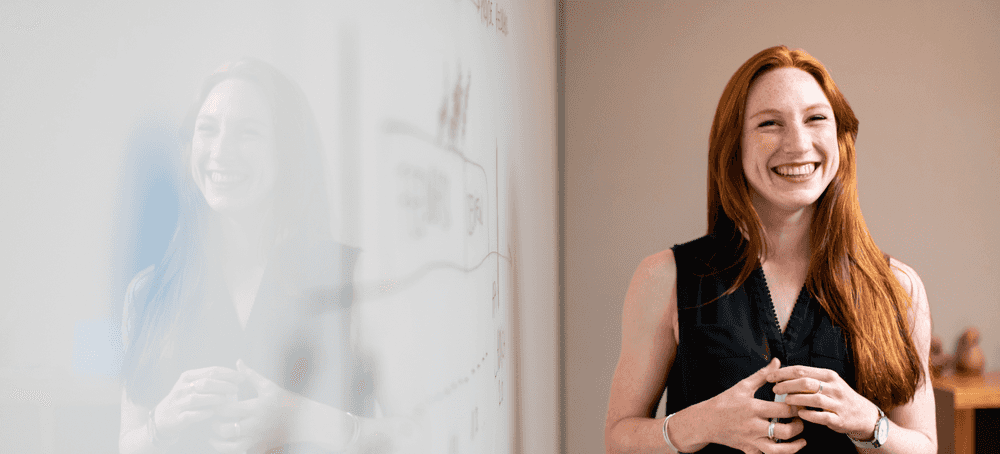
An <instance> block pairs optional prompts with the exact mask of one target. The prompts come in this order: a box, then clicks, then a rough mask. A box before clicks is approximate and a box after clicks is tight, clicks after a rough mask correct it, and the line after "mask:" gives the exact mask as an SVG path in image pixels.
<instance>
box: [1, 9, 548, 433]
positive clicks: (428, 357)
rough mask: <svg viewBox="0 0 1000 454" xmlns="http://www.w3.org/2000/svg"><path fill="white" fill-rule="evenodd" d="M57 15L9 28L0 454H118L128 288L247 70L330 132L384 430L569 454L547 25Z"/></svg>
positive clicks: (156, 250) (542, 12) (368, 13)
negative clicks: (562, 439) (392, 425)
mask: <svg viewBox="0 0 1000 454" xmlns="http://www.w3.org/2000/svg"><path fill="white" fill-rule="evenodd" d="M63 3H65V2H59V1H55V0H52V1H42V2H5V3H4V4H3V5H2V6H0V36H2V39H0V67H2V68H3V69H2V70H0V148H2V150H3V154H4V159H5V165H3V166H0V194H2V195H0V198H2V200H3V207H4V209H5V212H7V213H14V215H15V216H13V218H15V219H17V221H16V222H8V221H5V222H4V223H3V224H2V225H0V267H2V268H0V275H2V276H3V278H2V282H0V408H5V409H12V411H5V412H3V413H0V427H4V429H2V430H0V451H3V450H14V451H16V452H46V453H48V452H66V451H67V450H70V451H74V452H113V451H115V450H116V449H117V437H118V418H119V414H118V411H119V398H120V392H121V391H120V388H119V384H118V381H117V380H118V377H117V373H118V368H119V367H120V362H121V345H120V341H119V338H118V337H117V336H119V335H120V333H119V331H118V329H119V326H120V325H119V323H120V316H121V309H122V300H123V290H124V286H125V285H126V284H127V283H128V281H129V279H130V278H131V277H132V276H133V275H134V274H135V273H136V272H137V271H138V270H140V269H142V268H144V267H145V266H147V265H149V264H151V263H153V262H155V260H158V257H159V256H161V255H162V248H164V247H165V240H163V238H164V236H165V235H169V233H170V232H171V231H172V229H171V228H163V225H171V224H170V222H175V219H176V212H172V211H171V208H170V205H171V201H170V197H171V194H172V192H171V191H174V190H175V188H170V187H169V185H168V184H167V183H165V181H166V179H165V178H163V173H164V172H168V171H169V168H170V166H171V165H176V163H172V162H171V160H170V159H166V158H163V156H168V155H171V153H176V151H177V149H178V144H176V143H174V142H172V141H171V140H172V139H171V135H172V134H173V132H174V131H176V129H177V128H178V127H179V125H180V123H181V120H182V118H183V115H184V113H185V112H186V110H187V109H188V108H189V106H190V104H191V102H192V100H193V98H194V96H195V94H196V92H197V89H198V87H199V85H200V83H201V81H202V80H203V79H204V77H205V76H207V75H208V74H210V73H211V72H212V71H213V70H214V69H215V68H217V67H218V66H219V65H220V64H221V63H223V62H226V61H233V60H236V59H239V58H241V57H243V56H250V57H255V58H259V59H261V60H263V61H266V62H268V63H270V64H272V65H274V66H275V67H276V68H278V69H279V70H281V71H282V72H284V73H285V74H287V75H288V76H289V77H290V78H291V79H293V80H294V81H295V82H296V83H298V84H299V85H300V86H301V88H302V90H303V91H304V92H305V94H306V96H307V98H308V99H309V102H310V104H311V106H312V109H313V110H314V113H315V115H316V118H317V122H318V123H319V127H320V131H321V135H322V140H323V143H324V150H325V159H326V162H325V166H326V168H325V175H326V179H327V186H328V188H327V189H328V193H329V194H328V195H329V197H330V198H329V203H330V212H331V213H332V219H331V220H332V231H331V234H332V235H333V237H334V238H335V239H336V240H337V241H340V242H342V243H344V244H348V245H351V246H354V247H357V248H359V249H360V250H361V254H360V256H359V262H358V266H357V269H356V273H355V276H354V277H355V304H354V312H353V318H354V320H353V325H352V338H353V340H354V341H355V343H356V344H357V345H358V346H359V348H361V349H363V350H364V351H365V352H366V354H368V355H369V357H370V359H371V361H372V364H373V370H375V371H376V375H375V377H374V385H375V394H376V400H377V407H378V408H377V411H378V414H379V415H380V416H387V417H388V416H394V417H404V418H407V419H409V420H411V421H412V422H413V424H414V425H415V426H414V427H415V428H416V429H417V430H416V431H415V434H414V435H413V436H412V437H410V438H408V439H407V440H406V443H404V444H402V445H400V446H399V447H398V448H397V450H398V452H419V453H489V452H496V453H507V452H520V451H521V450H522V449H523V446H531V445H532V444H531V443H533V446H534V447H535V448H537V449H538V450H539V451H543V452H544V451H554V449H555V446H556V445H557V443H558V437H557V429H556V426H557V424H558V417H557V409H556V402H557V399H558V391H557V389H556V388H555V386H556V383H557V378H556V367H557V366H556V359H557V353H556V352H557V346H556V345H557V336H558V324H557V322H556V314H557V302H556V298H557V295H556V279H557V276H556V263H555V261H556V257H557V254H556V231H557V229H556V215H557V213H556V180H557V179H556V174H557V172H556V169H555V163H556V131H555V127H556V123H557V122H556V117H555V115H556V109H555V106H556V95H555V93H556V87H555V80H556V79H555V65H556V58H555V57H556V55H555V37H556V33H555V24H556V15H555V13H556V11H555V4H554V2H553V3H552V4H548V3H535V2H524V1H513V0H508V1H501V0H498V1H494V0H436V1H434V0H428V1H421V2H413V1H405V0H380V1H373V2H352V1H333V2H319V1H302V2H279V1H271V0H254V1H234V0H208V1H194V0H184V1H180V2H171V3H170V4H169V5H158V4H152V3H149V4H147V3H140V2H124V1H98V2H87V4H80V5H76V4H63ZM157 197H159V198H157ZM143 210H145V211H143ZM140 224H142V225H140ZM143 225H145V226H146V227H148V226H150V225H154V226H159V227H158V228H146V227H143ZM525 301H531V302H532V303H531V304H530V305H529V304H525V303H524V302H525ZM525 345H530V348H525V347H524V346H525ZM543 410H544V411H543ZM532 440H534V441H532ZM536 452H538V451H536Z"/></svg>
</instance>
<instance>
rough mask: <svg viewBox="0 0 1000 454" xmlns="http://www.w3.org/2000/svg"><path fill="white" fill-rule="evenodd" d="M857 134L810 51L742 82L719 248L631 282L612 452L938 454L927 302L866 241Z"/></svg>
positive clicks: (721, 170) (717, 155)
mask: <svg viewBox="0 0 1000 454" xmlns="http://www.w3.org/2000/svg"><path fill="white" fill-rule="evenodd" d="M857 131H858V121H857V119H856V118H855V116H854V113H853V112H852V111H851V108H850V106H849V105H848V103H847V101H846V99H844V97H843V95H842V94H841V93H840V91H839V90H838V89H837V86H836V84H834V82H833V80H832V79H831V78H830V75H829V74H828V73H827V71H826V69H825V68H824V67H823V65H822V64H821V63H820V62H819V61H817V60H816V59H814V58H813V57H811V56H810V55H809V54H807V53H806V52H805V51H802V50H794V51H793V50H789V49H788V48H786V47H784V46H778V47H773V48H770V49H766V50H764V51H762V52H760V53H758V54H757V55H755V56H753V57H752V58H750V60H748V61H747V62H746V63H744V64H743V66H741V67H740V69H739V70H737V71H736V74H734V75H733V77H732V78H731V79H730V81H729V83H728V84H727V85H726V88H725V91H724V92H723V94H722V98H721V100H720V101H719V106H718V109H717V110H716V114H715V119H714V121H713V124H712V132H711V136H710V144H709V178H708V180H709V191H708V221H709V222H708V226H709V227H708V235H707V236H705V237H703V238H700V239H698V240H695V241H692V242H690V243H687V244H683V245H678V246H674V247H673V248H672V249H669V250H666V251H663V252H661V253H658V254H655V255H653V256H650V257H648V258H646V259H645V260H644V261H643V262H642V264H640V265H639V268H638V269H637V270H636V272H635V275H634V277H633V279H632V283H631V284H630V286H629V290H628V294H627V295H626V298H625V304H624V311H623V317H622V350H621V355H620V357H619V360H618V366H617V369H616V370H615V375H614V379H613V382H612V386H611V393H610V403H609V407H608V414H607V419H606V426H605V444H606V448H607V452H609V453H610V452H615V453H617V452H664V451H666V452H694V451H699V450H700V451H699V452H745V453H760V452H765V453H769V454H771V453H790V452H854V451H855V450H857V451H859V452H878V451H888V452H896V453H903V452H905V453H934V452H937V434H936V430H935V420H934V396H933V391H932V388H931V385H930V380H929V374H928V369H927V367H928V366H927V363H928V361H927V360H928V354H929V348H930V337H931V336H930V313H929V309H928V303H927V298H926V295H925V293H924V289H923V284H922V283H921V281H920V278H919V277H918V276H917V274H916V273H915V272H914V271H913V270H912V269H911V268H910V267H908V266H906V265H905V264H903V263H901V262H899V261H898V260H895V259H892V258H889V257H888V256H886V255H883V253H882V252H881V251H880V250H879V249H878V247H876V245H875V243H874V241H873V240H872V238H871V236H870V235H869V234H868V231H867V229H866V227H865V224H864V220H863V219H862V217H861V212H860V205H859V203H858V195H857V181H856V175H855V162H856V159H855V150H854V140H855V137H856V136H857ZM664 389H666V391H667V414H668V415H669V416H667V417H666V418H663V419H653V418H652V417H653V416H654V413H655V410H656V406H657V403H658V401H659V398H660V396H661V395H662V393H663V391H664Z"/></svg>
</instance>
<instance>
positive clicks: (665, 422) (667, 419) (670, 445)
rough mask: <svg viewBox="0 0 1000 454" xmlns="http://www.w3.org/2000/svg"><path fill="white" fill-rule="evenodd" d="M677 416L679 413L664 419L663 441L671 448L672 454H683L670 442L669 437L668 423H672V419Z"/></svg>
mask: <svg viewBox="0 0 1000 454" xmlns="http://www.w3.org/2000/svg"><path fill="white" fill-rule="evenodd" d="M676 414H677V413H671V414H670V416H667V417H666V418H663V441H665V442H667V447H669V448H670V450H671V452H676V453H677V454H681V452H680V450H678V449H677V447H676V446H674V444H673V443H672V442H670V437H668V436H667V421H670V418H672V417H673V416H674V415H676Z"/></svg>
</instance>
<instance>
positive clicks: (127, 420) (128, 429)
mask: <svg viewBox="0 0 1000 454" xmlns="http://www.w3.org/2000/svg"><path fill="white" fill-rule="evenodd" d="M148 420H149V409H148V408H143V407H142V406H141V405H137V404H135V403H133V402H132V401H131V400H129V399H128V396H126V395H125V390H124V389H123V390H122V421H121V429H120V431H119V432H118V452H120V453H121V454H147V453H159V452H162V451H161V450H159V449H157V448H156V447H154V446H153V440H152V438H151V437H150V434H151V433H152V432H150V430H149V427H148V424H147V423H148Z"/></svg>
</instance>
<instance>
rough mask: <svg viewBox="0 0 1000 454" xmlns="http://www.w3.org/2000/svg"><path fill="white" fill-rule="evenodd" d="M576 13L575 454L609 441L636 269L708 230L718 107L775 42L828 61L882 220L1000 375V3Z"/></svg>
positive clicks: (572, 192) (570, 240)
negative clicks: (975, 331)
mask: <svg viewBox="0 0 1000 454" xmlns="http://www.w3.org/2000/svg"><path fill="white" fill-rule="evenodd" d="M703 3H705V4H704V5H703ZM563 14H564V18H565V20H566V29H565V40H566V51H565V52H566V53H565V59H566V60H565V61H566V76H565V89H566V95H565V110H566V117H565V122H566V129H565V134H566V139H565V167H564V169H563V171H564V179H565V220H564V222H565V225H564V228H565V235H566V236H565V251H564V254H565V263H564V266H565V307H564V311H565V312H564V313H565V316H564V323H565V325H564V330H565V331H564V332H565V351H564V355H565V364H564V366H565V385H566V386H565V391H564V392H565V396H566V406H565V408H564V410H565V415H566V416H565V417H566V422H565V423H566V428H567V430H566V452H570V453H587V452H602V450H603V448H602V446H603V426H604V413H605V411H606V406H607V394H608V388H609V386H610V382H611V377H612V374H613V372H614V368H615V364H616V361H617V357H618V349H619V347H620V335H621V325H620V323H621V303H622V299H623V297H624V295H625V290H626V287H627V285H628V281H629V279H630V277H631V274H632V271H633V270H634V269H635V267H636V266H637V265H638V263H639V262H640V261H641V260H642V258H643V257H645V256H647V255H650V254H653V253H655V252H657V251H660V250H663V249H665V248H668V247H670V246H672V245H673V244H675V243H681V242H685V241H688V240H690V239H693V238H695V237H698V236H701V235H702V234H703V233H704V230H705V228H706V220H705V180H706V156H707V147H708V131H709V127H710V125H711V118H712V115H713V113H714V110H715V105H716V103H717V102H718V99H719V96H720V95H721V93H722V89H723V86H724V85H725V83H726V81H727V80H728V79H729V77H730V76H731V75H732V73H733V72H734V71H735V70H736V68H737V67H739V65H740V64H742V63H743V62H744V61H745V60H746V59H747V58H749V57H750V56H751V55H753V54H754V53H756V52H757V51H759V50H762V49H764V48H766V47H770V46H773V45H776V44H785V45H788V46H790V47H793V48H794V47H801V48H804V49H806V50H807V51H809V52H810V53H811V54H813V55H814V56H815V57H817V58H819V59H820V61H822V62H823V63H824V64H826V65H827V67H828V69H829V70H830V72H831V73H832V75H833V77H834V79H835V80H836V81H837V84H838V85H839V86H840V88H841V90H842V91H843V93H844V94H845V96H846V97H847V99H848V100H849V101H850V102H851V105H852V107H853V108H854V110H855V113H856V114H857V116H858V117H859V119H860V120H861V129H860V134H859V136H858V142H857V150H858V178H859V186H860V194H861V203H862V209H863V211H864V213H865V215H866V220H867V222H868V227H869V229H870V230H871V232H872V234H873V236H874V237H875V240H876V241H877V242H878V244H879V245H880V246H881V247H882V248H883V249H884V250H886V251H887V252H889V253H890V254H892V255H894V256H896V257H897V258H899V259H901V260H902V261H904V262H906V263H908V264H909V265H911V266H912V267H913V268H915V269H916V270H917V272H918V273H919V274H920V276H921V277H922V278H923V281H924V284H925V286H926V288H927V294H928V296H929V298H930V302H931V310H932V316H933V319H934V331H935V333H936V334H938V335H939V336H941V337H942V339H944V341H945V346H946V348H948V349H952V348H954V343H955V342H954V341H955V338H956V337H957V336H958V334H959V333H960V332H961V330H962V328H963V327H965V326H968V325H975V326H978V327H979V328H980V330H981V331H982V334H983V335H982V346H983V349H984V350H985V353H986V359H987V367H988V368H991V369H997V368H1000V329H991V327H993V326H998V325H1000V323H998V321H1000V309H997V305H998V303H1000V301H998V297H997V295H998V294H1000V278H998V277H1000V276H998V274H1000V272H998V271H997V270H998V269H1000V258H998V256H997V252H1000V238H998V236H997V235H996V234H995V232H997V231H998V230H1000V213H998V210H997V206H998V200H1000V178H998V176H997V172H998V169H1000V115H998V113H1000V90H998V89H997V88H996V82H995V81H996V79H997V76H996V75H997V74H1000V28H998V24H1000V4H997V3H995V2H975V1H962V2H956V3H945V2H927V1H895V2H872V1H851V2H842V3H839V4H838V5H837V7H834V6H833V5H832V4H831V3H830V2H822V3H816V4H815V6H809V5H802V4H800V2H795V1H780V2H767V3H766V4H763V3H760V4H748V5H742V4H737V3H736V2H711V3H708V2H701V1H686V2H680V1H679V2H670V3H668V4H664V3H655V2H630V3H627V4H625V3H613V2H604V1H572V0H570V1H566V3H565V8H564V11H563Z"/></svg>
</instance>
